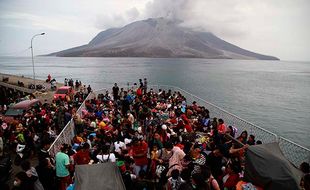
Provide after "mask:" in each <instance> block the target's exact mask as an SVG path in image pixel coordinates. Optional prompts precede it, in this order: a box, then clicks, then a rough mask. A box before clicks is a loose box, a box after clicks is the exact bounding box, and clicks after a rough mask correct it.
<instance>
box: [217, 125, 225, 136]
mask: <svg viewBox="0 0 310 190" xmlns="http://www.w3.org/2000/svg"><path fill="white" fill-rule="evenodd" d="M217 130H218V131H219V133H221V134H224V133H225V132H226V126H225V124H224V123H223V124H221V125H219V126H218V127H217Z"/></svg>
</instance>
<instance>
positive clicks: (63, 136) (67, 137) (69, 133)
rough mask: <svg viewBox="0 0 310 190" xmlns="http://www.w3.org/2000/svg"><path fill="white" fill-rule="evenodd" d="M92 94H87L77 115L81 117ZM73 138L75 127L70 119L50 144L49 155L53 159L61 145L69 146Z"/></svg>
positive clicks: (92, 96)
mask: <svg viewBox="0 0 310 190" xmlns="http://www.w3.org/2000/svg"><path fill="white" fill-rule="evenodd" d="M94 97H95V95H94V93H90V94H88V96H87V97H86V98H85V100H84V101H83V103H82V104H81V105H80V107H79V109H78V110H77V111H76V113H77V114H79V115H82V111H83V109H85V101H86V100H89V99H92V98H94ZM74 136H75V125H74V120H73V119H71V120H70V121H69V122H68V123H67V124H66V126H65V127H64V128H63V129H62V131H61V132H60V133H59V135H58V136H57V138H56V139H55V140H54V142H53V143H52V145H51V147H50V148H49V149H48V152H49V154H50V155H51V156H52V157H55V155H56V153H57V152H59V150H60V148H61V145H62V144H64V143H65V144H71V142H72V139H73V137H74Z"/></svg>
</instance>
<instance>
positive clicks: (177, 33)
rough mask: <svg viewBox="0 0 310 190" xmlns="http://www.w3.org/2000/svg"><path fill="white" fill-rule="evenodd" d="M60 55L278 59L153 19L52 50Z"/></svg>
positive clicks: (212, 36)
mask: <svg viewBox="0 0 310 190" xmlns="http://www.w3.org/2000/svg"><path fill="white" fill-rule="evenodd" d="M48 56H59V57H154V58H157V57H158V58H208V59H260V60H279V59H278V58H277V57H273V56H269V55H262V54H258V53H254V52H251V51H248V50H245V49H242V48H240V47H238V46H235V45H233V44H231V43H228V42H226V41H224V40H222V39H220V38H218V37H217V36H215V35H214V34H212V33H210V32H198V31H194V30H192V29H190V28H185V27H181V26H180V25H179V24H178V22H177V21H171V20H167V19H164V18H150V19H147V20H142V21H136V22H133V23H131V24H128V25H126V26H124V27H122V28H111V29H108V30H105V31H102V32H100V33H99V34H98V35H97V36H96V37H95V38H93V39H92V40H91V41H90V42H89V43H88V44H86V45H82V46H79V47H74V48H71V49H67V50H63V51H59V52H55V53H51V54H49V55H48Z"/></svg>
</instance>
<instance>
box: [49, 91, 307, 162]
mask: <svg viewBox="0 0 310 190" xmlns="http://www.w3.org/2000/svg"><path fill="white" fill-rule="evenodd" d="M127 87H128V86H127ZM151 88H152V89H153V91H154V92H158V91H159V89H161V90H165V91H168V90H171V91H172V93H174V92H180V93H181V94H182V95H183V96H184V97H185V98H186V102H187V103H192V102H193V101H196V102H197V103H198V104H199V105H202V106H205V107H206V108H207V109H208V110H209V111H210V117H211V118H213V117H217V118H222V119H223V120H224V121H225V123H226V124H227V125H232V126H235V127H236V128H237V129H238V132H237V134H236V135H237V136H238V135H240V134H241V132H242V131H244V130H247V132H248V133H249V134H253V135H255V138H256V139H259V140H261V141H262V142H263V143H270V142H279V146H280V148H281V150H282V152H283V154H284V156H285V157H286V158H287V159H288V160H289V161H290V162H292V163H293V164H294V165H295V166H297V167H298V166H299V165H300V164H301V163H302V162H310V150H309V149H307V148H305V147H303V146H301V145H298V144H296V143H294V142H292V141H290V140H288V139H286V138H283V137H278V136H277V135H276V134H274V133H272V132H270V131H268V130H266V129H264V128H262V127H259V126H257V125H255V124H253V123H251V122H248V121H246V120H244V119H242V118H240V117H238V116H236V115H234V114H232V113H230V112H228V111H226V110H224V109H222V108H220V107H218V106H216V105H214V104H212V103H210V102H208V101H206V100H203V99H202V98H200V97H198V96H196V95H193V94H191V93H189V92H187V91H186V90H183V89H181V88H179V87H176V86H169V85H149V86H148V90H149V89H151ZM124 89H125V90H126V89H127V88H126V87H124ZM107 90H108V91H109V92H111V90H112V88H104V89H100V90H96V91H95V94H105V92H106V91H107ZM94 96H95V95H94V94H89V96H88V97H87V98H86V100H88V99H90V98H92V97H94ZM83 108H85V101H84V102H83V104H82V105H81V106H80V108H79V109H78V111H77V112H78V113H79V114H81V111H82V109H83ZM72 128H74V124H73V120H71V121H70V122H69V123H68V124H67V125H66V127H65V128H64V129H63V131H62V132H61V133H60V134H59V136H58V137H57V139H56V140H55V141H54V143H53V144H52V146H51V148H50V149H49V152H50V153H51V155H55V154H56V152H58V151H59V146H60V145H61V144H62V143H67V142H71V139H72V138H73V136H72V132H74V129H72ZM73 135H74V134H73ZM63 138H64V139H63Z"/></svg>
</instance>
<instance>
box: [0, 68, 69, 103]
mask: <svg viewBox="0 0 310 190" xmlns="http://www.w3.org/2000/svg"><path fill="white" fill-rule="evenodd" d="M4 78H9V79H8V81H7V82H5V83H7V84H10V85H13V86H16V87H20V88H25V89H28V90H29V88H28V85H29V84H33V79H32V78H29V77H24V76H23V75H21V76H19V75H12V74H6V73H0V80H1V82H4V81H3V79H4ZM18 82H22V83H23V84H24V87H21V86H19V85H18ZM35 82H36V85H38V84H41V85H43V86H45V88H46V91H45V92H40V91H35V92H33V94H34V95H35V96H36V98H37V99H39V100H40V101H41V102H42V103H44V102H47V103H50V102H52V100H53V95H54V92H55V91H52V90H51V84H50V83H49V82H46V81H44V80H40V79H35ZM56 86H57V88H59V87H61V86H64V84H63V83H59V82H57V83H56Z"/></svg>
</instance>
